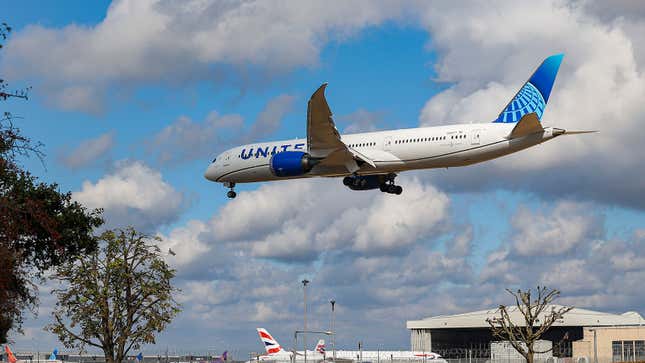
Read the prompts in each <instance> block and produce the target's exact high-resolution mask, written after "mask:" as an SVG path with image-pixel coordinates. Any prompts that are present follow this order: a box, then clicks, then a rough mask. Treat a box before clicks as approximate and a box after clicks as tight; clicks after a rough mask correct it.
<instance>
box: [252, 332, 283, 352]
mask: <svg viewBox="0 0 645 363" xmlns="http://www.w3.org/2000/svg"><path fill="white" fill-rule="evenodd" d="M257 330H258V334H259V335H260V340H262V343H264V349H266V351H267V354H275V353H278V352H280V351H282V347H281V346H280V344H278V342H277V341H276V340H275V339H273V337H272V336H271V334H269V332H268V331H267V330H266V329H264V328H258V329H257Z"/></svg>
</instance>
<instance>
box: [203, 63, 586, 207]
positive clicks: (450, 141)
mask: <svg viewBox="0 0 645 363" xmlns="http://www.w3.org/2000/svg"><path fill="white" fill-rule="evenodd" d="M563 57H564V55H563V54H556V55H552V56H550V57H548V58H546V59H545V60H544V61H543V62H542V64H541V65H540V66H539V67H538V68H537V70H536V71H535V72H534V73H533V75H532V76H531V77H530V78H529V80H528V81H526V83H524V86H523V87H522V88H521V89H520V90H519V91H518V92H517V94H516V95H515V97H513V98H512V99H511V101H510V102H509V103H508V104H507V105H506V107H504V109H503V110H502V112H501V113H500V114H499V116H497V118H496V119H495V120H493V121H492V122H488V123H477V124H472V123H468V124H456V125H447V126H435V127H420V128H410V129H399V130H390V131H378V132H365V133H358V134H348V135H341V134H340V133H339V132H338V130H337V129H336V126H335V124H334V121H333V119H332V112H331V110H330V109H329V105H328V104H327V100H326V99H325V87H326V86H327V84H326V83H325V84H323V85H322V86H320V88H318V90H317V91H316V92H314V94H313V95H312V96H311V99H310V100H309V106H308V109H307V138H306V139H294V140H284V141H275V142H266V143H254V144H248V145H242V146H238V147H235V148H232V149H229V150H226V151H224V152H223V153H221V154H219V155H218V156H217V158H215V159H214V160H213V161H212V162H211V163H210V165H209V166H208V168H207V169H206V172H205V174H204V176H205V177H206V179H208V180H211V181H214V182H219V183H222V184H223V185H224V186H225V187H227V188H229V189H230V190H229V192H228V193H227V196H228V197H229V198H235V196H236V193H235V190H234V187H235V185H236V184H237V183H251V182H262V181H272V180H286V179H295V178H311V177H344V178H343V184H344V185H346V186H347V187H348V188H350V189H352V190H369V189H380V190H381V191H382V192H385V193H390V194H401V192H402V191H403V188H402V187H401V186H399V185H395V184H394V179H395V178H396V176H397V173H400V172H403V171H407V170H415V169H432V168H448V167H457V166H466V165H471V164H475V163H479V162H482V161H486V160H491V159H495V158H498V157H500V156H504V155H508V154H512V153H514V152H517V151H520V150H523V149H526V148H528V147H531V146H534V145H537V144H540V143H543V142H545V141H548V140H551V139H553V138H555V137H557V136H560V135H565V134H581V133H588V132H595V131H566V130H564V129H559V128H555V127H543V126H542V124H541V123H540V121H541V119H542V114H543V113H544V109H545V107H546V104H547V101H548V100H549V95H550V94H551V89H552V88H553V83H554V82H555V78H556V75H557V73H558V69H559V68H560V63H561V62H562V58H563Z"/></svg>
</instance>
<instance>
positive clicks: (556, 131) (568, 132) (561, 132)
mask: <svg viewBox="0 0 645 363" xmlns="http://www.w3.org/2000/svg"><path fill="white" fill-rule="evenodd" d="M596 132H599V131H598V130H564V129H558V128H554V129H553V136H560V135H578V134H593V133H596Z"/></svg>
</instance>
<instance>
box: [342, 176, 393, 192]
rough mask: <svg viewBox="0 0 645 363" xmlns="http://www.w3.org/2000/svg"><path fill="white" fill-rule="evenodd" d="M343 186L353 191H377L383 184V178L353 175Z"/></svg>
mask: <svg viewBox="0 0 645 363" xmlns="http://www.w3.org/2000/svg"><path fill="white" fill-rule="evenodd" d="M343 184H345V185H346V186H347V187H348V188H349V189H351V190H370V189H377V188H380V186H381V184H383V178H382V176H380V175H352V176H346V177H345V178H344V179H343Z"/></svg>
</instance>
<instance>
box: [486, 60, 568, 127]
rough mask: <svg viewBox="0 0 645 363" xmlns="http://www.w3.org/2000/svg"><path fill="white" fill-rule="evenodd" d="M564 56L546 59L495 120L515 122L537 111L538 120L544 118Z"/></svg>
mask: <svg viewBox="0 0 645 363" xmlns="http://www.w3.org/2000/svg"><path fill="white" fill-rule="evenodd" d="M562 58H564V54H555V55H552V56H550V57H548V58H547V59H545V60H544V61H543V62H542V64H540V66H539V67H538V68H537V69H536V70H535V72H533V75H531V78H529V80H528V81H526V83H524V86H522V88H521V89H520V90H519V91H518V92H517V94H516V95H515V97H513V99H512V100H511V102H509V103H508V105H506V107H505V108H504V110H503V111H502V113H500V114H499V116H497V119H495V121H493V122H503V123H515V122H518V121H519V120H520V119H521V118H522V116H524V115H526V114H528V113H532V112H535V114H536V115H537V117H538V120H542V114H543V113H544V109H545V108H546V103H547V102H548V101H549V95H550V94H551V89H552V88H553V83H554V82H555V77H556V76H557V74H558V69H559V68H560V63H562Z"/></svg>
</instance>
